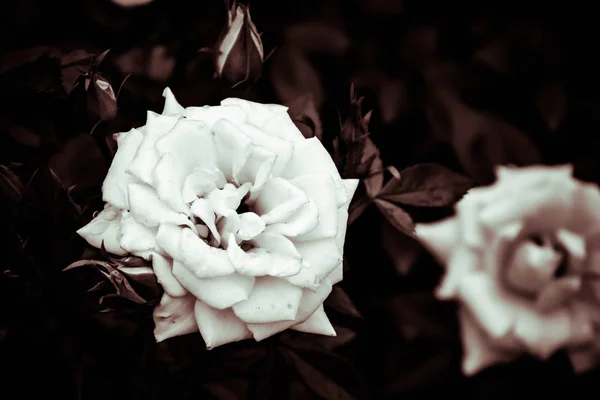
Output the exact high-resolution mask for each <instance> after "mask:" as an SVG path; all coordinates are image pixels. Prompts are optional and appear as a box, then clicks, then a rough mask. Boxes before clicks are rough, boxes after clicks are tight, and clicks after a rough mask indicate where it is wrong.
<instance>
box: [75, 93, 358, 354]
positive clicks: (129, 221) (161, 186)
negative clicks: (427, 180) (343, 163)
mask: <svg viewBox="0 0 600 400" xmlns="http://www.w3.org/2000/svg"><path fill="white" fill-rule="evenodd" d="M164 96H165V97H166V103H165V108H164V111H163V113H162V115H159V114H155V113H153V112H148V119H147V122H146V125H145V126H143V127H141V128H138V129H131V130H130V131H128V132H123V133H119V134H116V135H115V136H116V140H117V143H118V151H117V153H116V154H115V157H114V159H113V161H112V164H111V166H110V169H109V171H108V174H107V176H106V179H105V181H104V184H103V187H102V192H103V200H104V201H105V202H106V206H105V208H104V210H102V211H101V212H100V213H98V215H97V216H96V217H95V218H94V219H93V220H92V221H91V222H90V223H89V224H88V225H86V226H84V227H83V228H81V229H80V230H79V231H78V233H79V234H80V235H81V236H82V237H83V238H84V239H86V240H87V241H88V243H90V244H91V245H93V246H96V247H100V246H101V244H102V242H103V243H104V246H105V247H106V249H107V250H108V251H109V252H111V253H114V254H117V255H124V254H128V253H129V254H133V255H136V256H140V257H143V258H145V259H147V260H151V262H152V267H153V269H154V272H155V274H156V276H157V278H158V281H159V283H160V284H161V285H162V287H163V288H164V295H163V297H162V299H161V302H160V305H158V306H157V307H156V309H155V311H154V321H155V324H156V328H155V331H154V333H155V337H156V339H157V341H162V340H165V339H167V338H170V337H173V336H177V335H183V334H187V333H192V332H197V331H200V333H201V334H202V337H203V338H204V341H205V342H206V346H207V347H208V348H214V347H216V346H220V345H223V344H226V343H229V342H234V341H239V340H243V339H246V338H251V337H254V339H256V340H262V339H264V338H266V337H269V336H271V335H273V334H275V333H277V332H280V331H283V330H285V329H287V328H292V329H295V330H298V331H303V332H312V333H317V334H323V335H335V331H334V329H333V327H332V326H331V324H330V322H329V320H328V318H327V316H326V314H325V312H324V309H323V301H324V300H325V299H326V298H327V296H328V295H329V293H330V292H331V289H332V285H333V284H335V283H337V282H339V281H340V280H341V279H342V272H343V271H342V255H343V246H344V238H345V231H346V223H347V218H348V212H347V210H348V205H349V203H350V200H351V198H352V196H353V194H354V191H355V190H356V186H357V184H358V181H357V180H342V179H341V177H340V175H339V173H338V172H337V169H336V167H335V165H334V163H333V161H332V160H331V158H330V156H329V154H328V153H327V151H326V150H325V148H324V147H323V146H322V144H321V142H320V141H319V140H318V139H316V138H311V139H305V138H304V137H303V136H302V134H301V133H300V131H299V130H298V129H297V128H296V127H295V125H294V124H293V122H292V120H291V119H290V117H289V116H288V114H287V108H286V107H283V106H280V105H274V104H259V103H253V102H250V101H245V100H241V99H235V98H229V99H226V100H223V101H222V102H221V105H220V106H214V107H209V106H205V107H188V108H186V109H184V108H183V107H182V106H180V105H179V104H178V103H177V101H176V100H175V98H174V97H173V95H172V93H171V92H170V90H169V89H166V90H165V93H164Z"/></svg>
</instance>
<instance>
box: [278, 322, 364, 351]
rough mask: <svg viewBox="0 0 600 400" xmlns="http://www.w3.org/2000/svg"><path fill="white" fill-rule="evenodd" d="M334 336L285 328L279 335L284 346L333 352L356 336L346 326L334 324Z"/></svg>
mask: <svg viewBox="0 0 600 400" xmlns="http://www.w3.org/2000/svg"><path fill="white" fill-rule="evenodd" d="M334 329H335V333H336V336H315V335H314V334H312V333H304V332H297V331H294V330H287V331H285V332H283V333H281V334H280V335H279V341H280V343H281V344H282V345H284V347H287V348H290V349H294V350H313V351H320V352H325V353H333V352H335V350H336V349H338V348H340V347H343V346H346V345H348V344H349V343H350V342H352V341H353V340H354V339H355V338H356V332H355V331H354V330H353V329H351V328H348V327H344V326H340V325H334Z"/></svg>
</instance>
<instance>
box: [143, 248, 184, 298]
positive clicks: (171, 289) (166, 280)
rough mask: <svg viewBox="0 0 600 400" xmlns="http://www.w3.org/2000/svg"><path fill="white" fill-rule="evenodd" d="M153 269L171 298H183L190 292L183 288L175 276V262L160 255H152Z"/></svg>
mask: <svg viewBox="0 0 600 400" xmlns="http://www.w3.org/2000/svg"><path fill="white" fill-rule="evenodd" d="M152 269H153V270H154V274H155V275H156V280H157V281H158V283H159V284H160V285H161V286H162V288H163V289H164V290H165V293H167V294H168V295H169V296H171V297H183V296H185V295H186V294H188V291H187V290H186V289H185V288H184V287H183V286H181V283H179V281H178V280H177V278H175V276H174V275H173V260H172V259H170V258H167V257H163V256H161V255H160V254H156V253H154V254H152Z"/></svg>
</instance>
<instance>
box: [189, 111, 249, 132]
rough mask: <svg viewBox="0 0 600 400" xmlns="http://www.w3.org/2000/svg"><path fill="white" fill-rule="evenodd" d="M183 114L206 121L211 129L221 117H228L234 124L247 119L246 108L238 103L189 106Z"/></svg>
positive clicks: (241, 122)
mask: <svg viewBox="0 0 600 400" xmlns="http://www.w3.org/2000/svg"><path fill="white" fill-rule="evenodd" d="M183 115H184V116H185V117H186V118H187V119H191V120H196V121H202V122H204V123H205V124H206V125H208V127H209V129H213V127H214V125H215V124H216V122H217V121H218V120H220V119H226V120H227V121H229V122H231V123H232V124H234V125H240V124H243V123H244V122H246V120H247V116H246V113H245V112H244V110H242V109H241V108H240V107H238V106H236V105H223V106H203V107H188V108H186V109H185V111H184V113H183Z"/></svg>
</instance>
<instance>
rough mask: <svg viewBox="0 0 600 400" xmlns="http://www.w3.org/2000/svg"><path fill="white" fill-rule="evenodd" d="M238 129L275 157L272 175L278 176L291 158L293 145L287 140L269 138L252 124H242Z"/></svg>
mask: <svg viewBox="0 0 600 400" xmlns="http://www.w3.org/2000/svg"><path fill="white" fill-rule="evenodd" d="M240 129H241V130H242V132H244V133H245V134H246V135H248V136H249V137H250V138H251V139H252V141H253V142H254V144H256V145H258V146H261V147H264V148H265V149H268V150H269V151H271V152H272V153H273V154H276V155H277V159H276V160H275V163H274V164H273V168H272V174H273V176H280V175H281V174H282V173H283V171H284V170H285V168H286V166H287V163H288V162H289V161H290V159H291V158H292V152H293V151H294V143H293V142H291V141H289V140H285V139H281V138H278V137H273V136H269V135H267V134H266V133H265V132H264V131H262V130H261V129H260V128H259V127H258V126H256V125H253V124H249V123H245V124H242V125H240Z"/></svg>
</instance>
